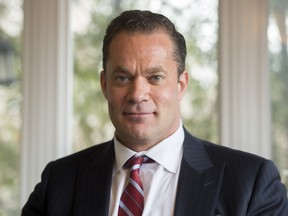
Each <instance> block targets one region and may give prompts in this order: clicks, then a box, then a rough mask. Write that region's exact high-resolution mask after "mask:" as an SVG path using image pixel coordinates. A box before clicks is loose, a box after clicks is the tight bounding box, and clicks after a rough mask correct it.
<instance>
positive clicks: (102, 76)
mask: <svg viewBox="0 0 288 216" xmlns="http://www.w3.org/2000/svg"><path fill="white" fill-rule="evenodd" d="M100 82H101V90H102V93H103V95H104V97H105V98H106V99H107V80H106V73H105V71H104V70H103V71H101V74H100Z"/></svg>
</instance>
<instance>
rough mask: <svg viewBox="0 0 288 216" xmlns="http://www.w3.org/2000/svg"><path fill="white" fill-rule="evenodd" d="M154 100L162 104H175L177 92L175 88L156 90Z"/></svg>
mask: <svg viewBox="0 0 288 216" xmlns="http://www.w3.org/2000/svg"><path fill="white" fill-rule="evenodd" d="M155 92H156V93H157V94H156V95H155V99H156V100H155V102H156V103H157V102H158V104H163V105H169V106H172V105H175V106H176V105H177V103H178V92H177V88H166V89H165V90H156V91H155Z"/></svg>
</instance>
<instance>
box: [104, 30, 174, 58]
mask: <svg viewBox="0 0 288 216" xmlns="http://www.w3.org/2000/svg"><path fill="white" fill-rule="evenodd" d="M164 53H166V55H168V54H169V56H170V57H172V55H173V43H172V40H171V39H170V37H169V35H168V34H166V33H164V32H153V33H128V32H120V33H118V34H117V35H115V37H114V38H113V40H112V41H111V43H110V46H109V57H111V58H114V57H115V56H118V57H119V55H120V54H121V56H122V57H124V56H127V55H128V56H130V57H131V55H132V56H133V57H137V56H145V55H147V57H149V56H150V55H160V54H164Z"/></svg>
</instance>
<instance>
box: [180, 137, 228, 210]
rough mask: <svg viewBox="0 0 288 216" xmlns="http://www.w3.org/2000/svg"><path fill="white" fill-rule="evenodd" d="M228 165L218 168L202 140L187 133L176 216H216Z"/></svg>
mask: <svg viewBox="0 0 288 216" xmlns="http://www.w3.org/2000/svg"><path fill="white" fill-rule="evenodd" d="M224 169H225V164H220V165H216V166H215V165H214V164H213V163H212V161H211V159H210V158H209V156H208V154H207V152H206V150H205V147H204V145H203V144H202V143H201V141H200V140H197V139H196V138H194V137H192V136H191V135H190V134H189V133H188V132H187V131H186V132H185V141H184V153H183V159H182V162H181V169H180V175H179V180H178V188H177V196H176V205H175V212H174V214H175V215H212V214H213V213H214V211H215V204H216V202H215V201H216V198H217V196H218V192H219V190H220V187H221V184H222V178H223V173H224Z"/></svg>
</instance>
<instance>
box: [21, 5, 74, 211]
mask: <svg viewBox="0 0 288 216" xmlns="http://www.w3.org/2000/svg"><path fill="white" fill-rule="evenodd" d="M69 22H70V21H69V0H25V1H24V33H23V110H22V118H23V123H22V140H21V180H20V182H21V185H20V190H21V191H20V205H21V206H22V205H23V204H24V203H25V202H26V201H27V198H28V195H29V194H30V193H31V191H32V190H33V188H34V186H35V184H36V183H37V182H39V180H40V175H41V172H42V171H43V168H44V167H45V165H46V164H47V163H48V162H49V161H51V160H55V159H56V158H59V157H62V156H64V155H67V154H69V153H71V129H72V126H71V113H72V112H71V100H72V97H71V92H72V91H71V86H72V67H71V63H72V60H71V56H72V55H71V38H70V27H69Z"/></svg>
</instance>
